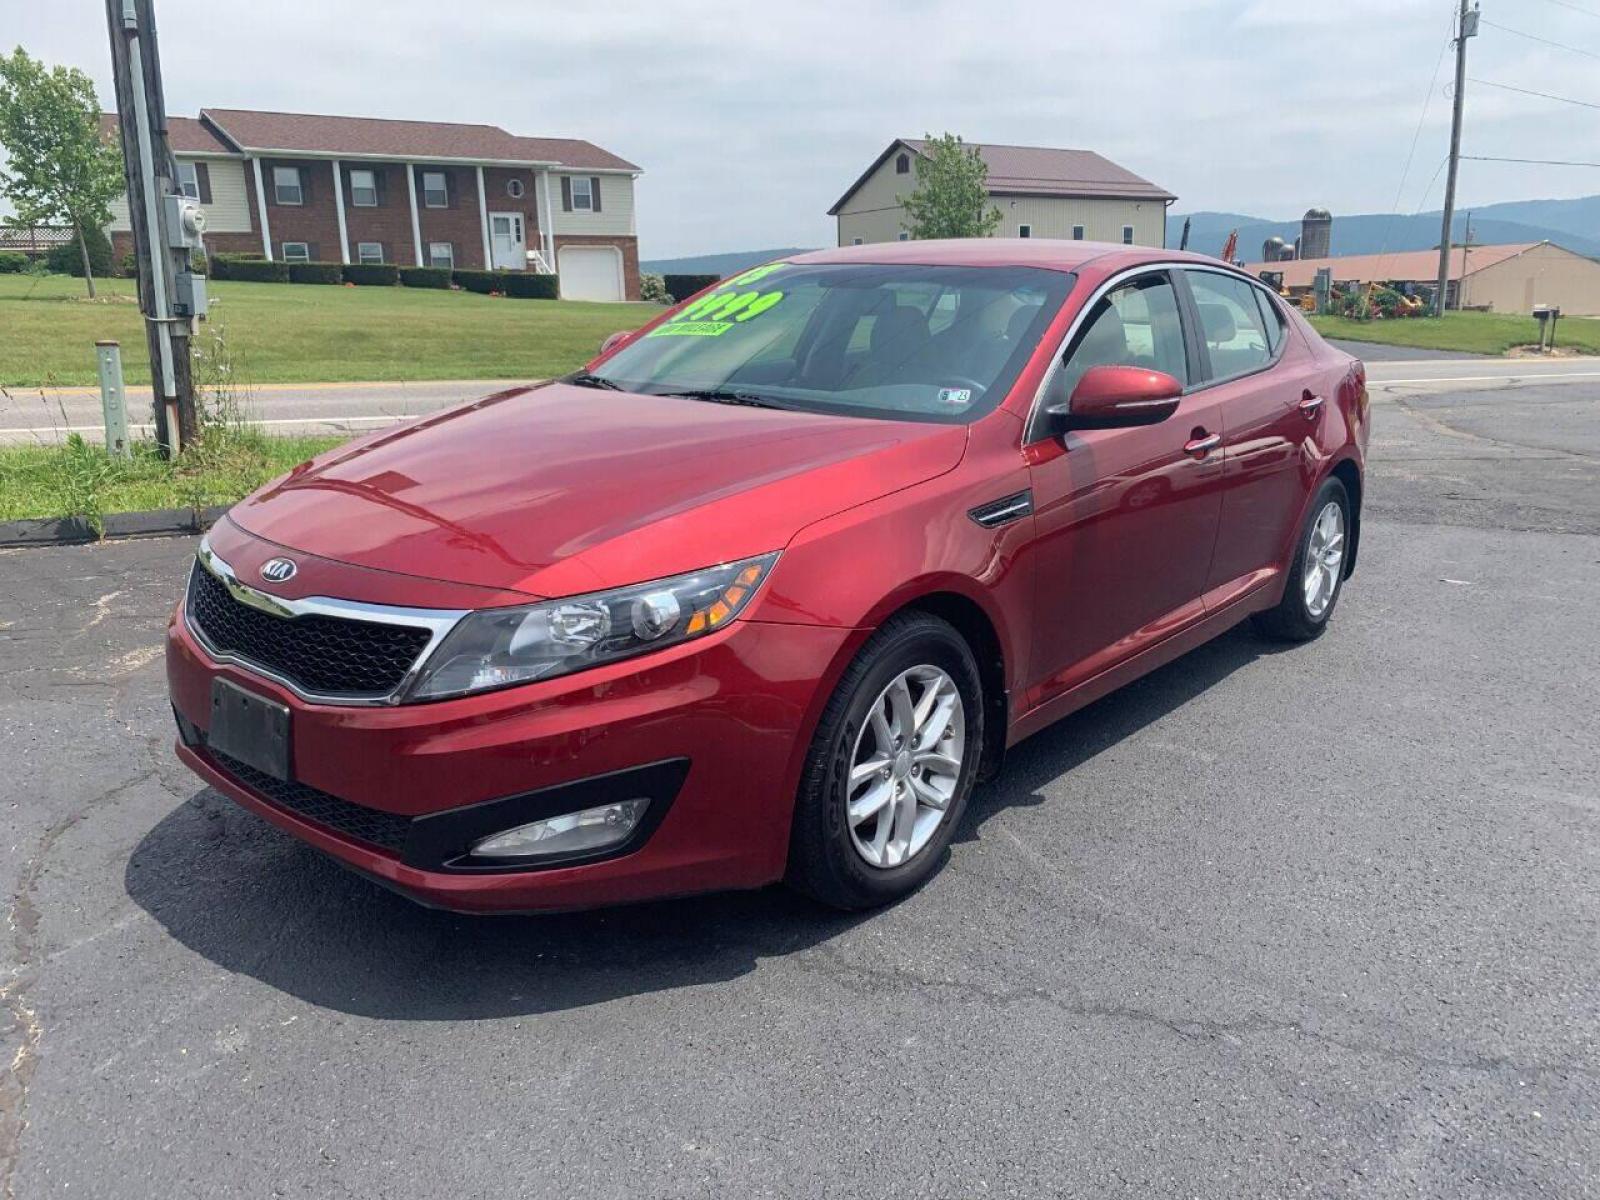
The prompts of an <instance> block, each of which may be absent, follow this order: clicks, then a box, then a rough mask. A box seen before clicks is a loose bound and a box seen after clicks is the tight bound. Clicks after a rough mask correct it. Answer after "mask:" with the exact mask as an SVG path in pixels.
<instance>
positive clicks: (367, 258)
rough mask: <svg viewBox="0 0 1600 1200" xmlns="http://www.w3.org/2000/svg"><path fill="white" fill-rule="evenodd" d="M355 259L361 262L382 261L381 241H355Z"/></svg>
mask: <svg viewBox="0 0 1600 1200" xmlns="http://www.w3.org/2000/svg"><path fill="white" fill-rule="evenodd" d="M356 261H357V262H361V263H381V262H382V261H383V243H382V242H357V243H356Z"/></svg>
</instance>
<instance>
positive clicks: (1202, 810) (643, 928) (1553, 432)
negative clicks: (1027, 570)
mask: <svg viewBox="0 0 1600 1200" xmlns="http://www.w3.org/2000/svg"><path fill="white" fill-rule="evenodd" d="M1375 422H1376V430H1377V433H1376V435H1375V444H1374V447H1373V468H1372V477H1371V482H1370V495H1369V500H1368V505H1367V523H1366V528H1365V532H1364V540H1363V546H1362V550H1361V563H1360V568H1359V570H1358V571H1357V573H1356V576H1355V578H1354V580H1353V581H1352V583H1351V586H1350V587H1349V589H1348V591H1347V592H1346V593H1345V595H1344V597H1343V599H1342V600H1341V603H1340V607H1339V609H1338V612H1337V614H1336V616H1335V618H1334V621H1333V626H1332V628H1331V630H1330V631H1329V633H1328V634H1327V635H1326V636H1325V637H1323V638H1322V639H1321V640H1320V641H1318V642H1315V643H1313V644H1311V645H1308V646H1304V647H1299V648H1295V649H1291V650H1286V651H1285V650H1280V649H1278V648H1277V647H1273V646H1269V645H1267V644H1265V643H1262V642H1260V641H1258V640H1257V639H1256V638H1255V637H1254V636H1252V634H1251V633H1250V632H1249V631H1248V629H1240V630H1236V631H1234V632H1233V633H1231V634H1229V635H1227V636H1225V637H1223V638H1222V639H1220V640H1219V641H1217V642H1215V643H1213V644H1211V645H1210V646H1208V647H1205V648H1203V649H1201V650H1199V651H1196V652H1195V653H1193V654H1191V655H1189V656H1188V657H1186V658H1184V659H1182V660H1180V661H1179V662H1177V663H1175V664H1173V665H1172V666H1170V667H1168V668H1166V669H1164V670H1162V671H1161V672H1159V673H1158V674H1156V675H1154V676H1151V677H1149V678H1147V679H1145V680H1143V681H1141V682H1140V683H1138V684H1136V685H1134V686H1133V687H1131V688H1128V689H1126V690H1124V691H1123V692H1121V693H1119V694H1117V695H1114V696H1112V697H1110V698H1108V699H1106V700H1104V701H1102V702H1100V703H1099V704H1097V705H1095V706H1094V707H1092V708H1091V709H1089V710H1087V711H1085V712H1084V713H1082V714H1080V715H1079V716H1078V717H1076V718H1074V719H1072V720H1070V721H1069V722H1067V723H1065V724H1063V725H1061V726H1059V727H1057V728H1055V729H1053V730H1050V731H1047V732H1046V733H1044V734H1042V735H1040V736H1038V737H1036V738H1034V739H1033V740H1032V741H1030V742H1028V743H1026V744H1024V745H1023V746H1022V747H1021V748H1019V749H1018V751H1017V752H1016V753H1015V754H1014V756H1013V758H1012V760H1011V762H1010V764H1009V768H1008V770H1007V772H1006V773H1005V775H1004V776H1003V777H1002V778H1001V779H1000V780H999V781H998V782H996V783H994V784H992V785H990V786H988V787H987V788H986V789H984V790H982V791H981V792H980V793H979V794H978V796H977V797H976V799H975V802H974V804H973V806H972V809H971V811H970V813H969V815H968V819H967V821H966V824H965V827H964V828H963V830H962V831H961V833H960V835H959V838H958V841H957V843H956V845H955V846H954V848H953V851H952V854H951V858H950V862H949V863H948V865H947V868H946V870H945V871H944V872H943V873H942V874H941V875H940V876H939V877H938V878H937V879H936V880H935V881H934V883H933V884H932V885H931V886H929V887H928V888H926V889H925V890H924V891H923V892H921V893H920V894H919V895H917V896H915V897H913V898H912V899H910V900H909V901H907V902H906V903H903V904H901V905H899V906H898V907H896V908H893V909H891V910H888V911H884V912H880V913H877V914H873V915H870V916H866V917H861V916H855V917H843V916H838V915H833V914H828V913H824V912H821V911H819V910H817V909H816V908H814V907H812V906H810V905H808V904H807V903H805V902H802V901H800V900H797V899H793V898H791V897H789V896H788V895H787V894H785V893H783V892H782V891H777V890H773V891H769V892H763V893H759V894H752V895H733V896H718V897H712V898H706V899H696V900H686V901H678V902H672V903H663V904H656V905H649V906H644V907H638V908H631V909H623V910H615V911H609V912H601V913H591V914H584V915H576V916H568V917H554V918H544V919H498V920H471V919H465V918H459V917H453V916H449V915H446V914H441V913H436V912H430V911H426V910H423V909H420V908H417V907H414V906H412V905H410V904H409V903H407V902H406V901H404V900H402V899H399V898H397V897H395V896H392V895H390V894H388V893H386V892H384V891H381V890H378V889H377V888H375V887H373V886H371V885H369V884H367V883H365V882H363V881H362V880H360V879H357V878H354V877H352V876H349V875H347V874H345V873H343V872H341V871H340V870H338V869H336V868H335V867H333V866H332V865H330V864H329V863H328V862H326V861H325V860H323V859H321V858H320V857H318V856H317V855H316V854H315V853H313V852H311V851H310V850H308V849H306V848H304V847H302V846H301V845H299V844H298V843H296V842H295V841H293V840H291V839H290V838H288V837H286V836H284V835H282V834H280V833H278V832H277V831H275V830H274V829H272V828H271V827H269V826H267V825H266V824H264V823H263V822H261V821H259V820H257V819H255V818H254V817H252V816H250V815H248V814H246V813H244V812H242V811H240V810H238V809H237V808H236V807H235V806H233V805H232V804H231V803H230V802H229V801H227V800H225V799H222V798H220V797H219V796H217V795H216V794H214V793H212V792H210V791H208V790H206V789H205V788H203V787H202V786H200V784H199V783H198V781H197V780H195V779H194V778H193V777H191V776H190V775H189V774H188V773H187V772H186V771H185V770H183V769H182V768H181V767H179V765H178V764H177V763H176V761H175V760H174V759H173V757H172V754H171V751H170V741H171V718H170V716H169V713H168V710H167V705H166V699H165V695H164V680H163V674H162V667H161V662H160V650H159V647H160V636H161V629H162V625H163V623H164V621H165V617H166V614H167V611H168V608H169V606H170V603H171V601H172V599H173V597H174V595H175V594H176V592H177V590H178V588H179V586H180V583H181V579H182V577H183V574H184V571H185V569H186V566H187V561H188V558H189V556H190V555H191V554H192V552H193V545H192V543H191V542H190V541H188V540H166V541H146V542H128V543H122V544H114V545H102V546H97V547H83V548H58V549H45V550H26V551H12V552H0V768H3V770H0V813H3V814H4V818H5V830H6V836H5V837H4V838H3V839H0V896H4V897H6V898H7V903H8V910H7V926H8V928H7V930H6V931H5V933H4V936H3V938H0V990H3V995H4V1008H3V1009H0V1070H3V1071H4V1074H3V1075H0V1196H3V1197H5V1200H13V1198H33V1197H44V1196H56V1195H69V1196H86V1197H145V1196H152V1197H187V1196H207V1197H221V1196H230V1197H231V1196H241V1197H242V1196H250V1197H257V1196H280V1195H281V1196H352V1197H432V1196H442V1195H453V1196H463V1197H477V1196H490V1195H495V1196H500V1195H518V1196H539V1197H544V1196H551V1197H555V1196H560V1197H580V1196H581V1197H646V1196H648V1197H699V1196H730V1197H741V1198H746V1197H765V1196H772V1197H812V1196H815V1197H822V1196H828V1197H840V1196H861V1197H889V1196H894V1197H901V1196H929V1197H969V1196H989V1195H995V1196H1019V1197H1042V1196H1055V1195H1081V1196H1106V1195H1128V1196H1138V1197H1157V1196H1163V1197H1164V1196H1173V1197H1195V1196H1206V1197H1211V1196H1217V1197H1240V1196H1273V1197H1283V1196H1299V1195H1306V1196H1319V1197H1324V1196H1346V1195H1348V1196H1373V1197H1389V1196H1430V1197H1435V1196H1436V1197H1478V1196H1482V1197H1506V1196H1558V1197H1575V1196H1583V1195H1600V1047H1597V1042H1600V886H1597V883H1596V880H1597V879H1600V699H1597V696H1600V638H1597V633H1596V631H1597V627H1600V622H1597V618H1600V600H1597V598H1596V597H1597V595H1600V378H1597V379H1589V380H1587V381H1567V382H1562V383H1548V382H1547V383H1536V384H1533V385H1531V386H1506V385H1503V384H1494V385H1490V386H1485V387H1479V386H1472V387H1458V388H1455V389H1454V390H1440V389H1438V388H1427V387H1408V386H1399V385H1397V386H1392V387H1386V388H1385V389H1380V390H1379V391H1378V393H1377V399H1376V417H1375Z"/></svg>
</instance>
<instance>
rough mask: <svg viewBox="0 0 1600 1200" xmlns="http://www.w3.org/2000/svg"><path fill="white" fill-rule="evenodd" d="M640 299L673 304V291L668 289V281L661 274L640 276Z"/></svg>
mask: <svg viewBox="0 0 1600 1200" xmlns="http://www.w3.org/2000/svg"><path fill="white" fill-rule="evenodd" d="M639 299H641V300H645V301H648V302H649V303H651V304H671V303H672V293H671V292H669V291H667V281H666V280H665V279H664V278H663V277H662V276H660V275H641V276H639Z"/></svg>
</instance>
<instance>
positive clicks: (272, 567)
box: [261, 558, 300, 583]
mask: <svg viewBox="0 0 1600 1200" xmlns="http://www.w3.org/2000/svg"><path fill="white" fill-rule="evenodd" d="M299 569H300V568H298V567H296V566H295V565H294V563H292V562H291V561H289V560H288V559H287V558H269V559H267V561H266V562H264V563H262V564H261V578H263V579H265V580H267V581H268V582H270V583H282V582H283V581H284V580H286V579H293V578H294V573H295V572H296V571H297V570H299Z"/></svg>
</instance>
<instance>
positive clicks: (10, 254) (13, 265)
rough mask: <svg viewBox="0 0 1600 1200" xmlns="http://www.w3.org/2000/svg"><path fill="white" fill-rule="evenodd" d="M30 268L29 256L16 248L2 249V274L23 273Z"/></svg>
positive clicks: (0, 270)
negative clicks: (18, 251)
mask: <svg viewBox="0 0 1600 1200" xmlns="http://www.w3.org/2000/svg"><path fill="white" fill-rule="evenodd" d="M27 269H28V256H27V255H26V254H18V253H17V252H16V251H15V250H0V275H21V274H22V273H23V272H24V271H26V270H27Z"/></svg>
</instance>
